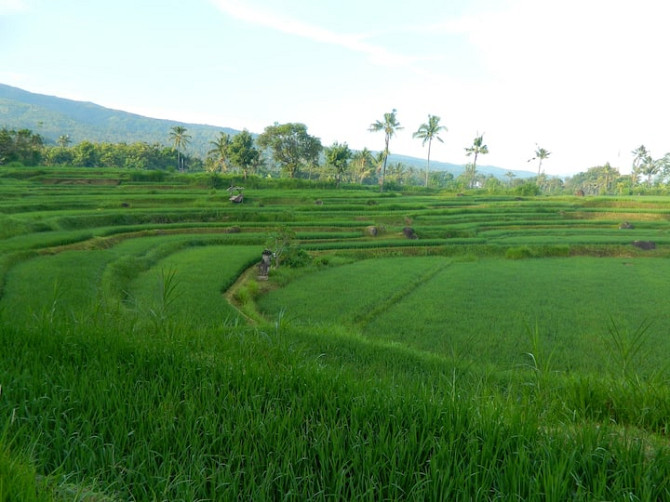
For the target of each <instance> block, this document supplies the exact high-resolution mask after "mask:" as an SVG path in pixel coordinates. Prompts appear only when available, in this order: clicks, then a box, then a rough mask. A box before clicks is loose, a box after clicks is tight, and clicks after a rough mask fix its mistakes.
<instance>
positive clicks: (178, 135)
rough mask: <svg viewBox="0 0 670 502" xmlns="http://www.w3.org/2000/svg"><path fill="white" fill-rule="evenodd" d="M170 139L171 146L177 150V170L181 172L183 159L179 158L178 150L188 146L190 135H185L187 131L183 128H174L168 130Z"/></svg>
mask: <svg viewBox="0 0 670 502" xmlns="http://www.w3.org/2000/svg"><path fill="white" fill-rule="evenodd" d="M170 139H171V140H172V145H173V146H174V148H175V149H176V150H177V169H179V170H180V171H183V169H184V165H183V163H184V159H183V158H182V157H181V152H180V151H179V150H180V148H182V147H186V146H188V144H189V143H190V142H191V135H190V134H187V129H186V128H185V127H183V126H174V127H173V128H172V129H170Z"/></svg>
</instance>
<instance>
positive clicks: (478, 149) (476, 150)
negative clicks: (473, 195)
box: [465, 133, 489, 182]
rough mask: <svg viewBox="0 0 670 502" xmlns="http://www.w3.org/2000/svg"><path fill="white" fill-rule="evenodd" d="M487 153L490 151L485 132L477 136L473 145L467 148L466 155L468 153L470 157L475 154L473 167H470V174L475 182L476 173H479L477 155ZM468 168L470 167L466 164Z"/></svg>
mask: <svg viewBox="0 0 670 502" xmlns="http://www.w3.org/2000/svg"><path fill="white" fill-rule="evenodd" d="M477 134H479V133H477ZM487 153H489V147H488V146H486V145H485V144H484V134H481V135H479V136H476V137H475V139H474V141H473V142H472V146H469V147H467V148H466V149H465V155H467V156H468V157H469V156H470V155H474V158H473V159H472V167H471V169H470V174H471V176H472V180H473V182H474V178H475V175H476V173H477V157H478V156H479V155H486V154H487ZM467 170H468V169H467V166H466V171H467Z"/></svg>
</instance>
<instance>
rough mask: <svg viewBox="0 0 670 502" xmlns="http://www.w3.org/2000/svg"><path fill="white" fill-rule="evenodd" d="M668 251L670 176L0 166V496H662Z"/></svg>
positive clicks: (668, 447) (667, 463) (667, 470)
mask: <svg viewBox="0 0 670 502" xmlns="http://www.w3.org/2000/svg"><path fill="white" fill-rule="evenodd" d="M230 186H239V187H240V191H241V193H243V202H241V203H234V202H232V201H231V200H230V199H231V190H228V189H227V188H228V187H230ZM242 189H243V191H242ZM233 195H234V194H233ZM266 249H267V250H268V251H269V252H272V253H273V255H274V256H273V260H272V262H271V266H270V268H269V270H268V274H267V277H264V275H263V274H262V273H261V272H262V271H261V270H260V268H259V263H260V262H261V258H262V253H263V251H264V250H266ZM669 258H670V199H669V198H667V197H663V196H653V195H645V196H640V195H620V196H588V195H587V196H581V197H577V196H566V195H561V196H546V195H544V196H536V195H530V196H515V195H513V194H509V195H495V194H488V193H486V192H485V191H482V190H471V191H466V192H465V193H458V194H457V193H455V192H448V191H440V190H438V189H434V190H428V189H425V190H424V189H415V190H406V191H403V190H400V189H397V190H388V191H386V192H383V193H380V192H379V191H378V190H376V189H375V188H374V187H365V186H354V185H343V186H341V187H336V186H335V185H334V184H326V183H319V182H308V181H306V180H290V179H285V180H281V179H280V180H276V179H273V180H267V179H264V178H260V177H254V176H251V177H249V178H248V179H246V180H243V179H242V177H241V176H237V177H226V176H223V175H218V174H212V173H179V172H173V173H167V172H162V173H155V172H151V171H136V170H129V169H123V170H121V169H111V168H105V169H99V168H66V167H44V168H29V167H11V166H2V167H0V352H1V353H2V354H3V356H2V358H0V417H1V418H2V423H0V427H1V432H0V500H2V501H5V500H7V501H9V500H86V501H121V500H170V501H177V500H184V501H205V500H370V501H377V500H556V501H562V500H640V501H649V500H669V499H670V436H669V434H670V387H669V385H668V384H669V380H668V379H669V377H670V373H669V368H668V361H669V359H668V355H669V354H670V308H669V307H670V306H669V305H668V301H669V300H668V299H670V266H669V264H670V261H669Z"/></svg>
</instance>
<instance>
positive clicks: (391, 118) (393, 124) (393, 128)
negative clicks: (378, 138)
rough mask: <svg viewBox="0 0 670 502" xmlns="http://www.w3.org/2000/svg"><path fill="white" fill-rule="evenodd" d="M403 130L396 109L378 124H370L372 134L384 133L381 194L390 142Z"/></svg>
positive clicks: (378, 121)
mask: <svg viewBox="0 0 670 502" xmlns="http://www.w3.org/2000/svg"><path fill="white" fill-rule="evenodd" d="M401 129H402V127H401V126H400V123H399V122H398V119H397V117H396V109H395V108H394V109H393V110H392V111H391V112H388V113H385V114H384V118H383V120H377V121H376V122H373V123H372V124H370V128H369V129H368V130H369V131H370V132H379V131H384V151H383V152H382V153H383V155H384V157H383V163H382V172H381V178H380V183H379V190H380V191H381V192H383V191H384V176H385V175H386V162H387V160H388V156H389V153H390V152H389V142H390V141H391V138H392V137H393V136H394V135H395V133H396V132H397V131H399V130H401Z"/></svg>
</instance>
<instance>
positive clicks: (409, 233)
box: [402, 227, 419, 239]
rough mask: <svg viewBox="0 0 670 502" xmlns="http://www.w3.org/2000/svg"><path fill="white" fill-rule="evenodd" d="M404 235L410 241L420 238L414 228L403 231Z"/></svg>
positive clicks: (406, 228)
mask: <svg viewBox="0 0 670 502" xmlns="http://www.w3.org/2000/svg"><path fill="white" fill-rule="evenodd" d="M402 233H403V234H404V235H405V237H407V238H408V239H418V238H419V237H418V236H417V235H416V232H414V229H413V228H412V227H405V228H403V229H402Z"/></svg>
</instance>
